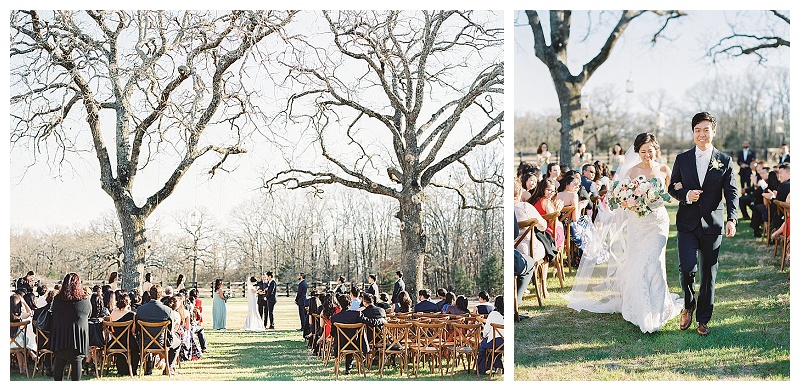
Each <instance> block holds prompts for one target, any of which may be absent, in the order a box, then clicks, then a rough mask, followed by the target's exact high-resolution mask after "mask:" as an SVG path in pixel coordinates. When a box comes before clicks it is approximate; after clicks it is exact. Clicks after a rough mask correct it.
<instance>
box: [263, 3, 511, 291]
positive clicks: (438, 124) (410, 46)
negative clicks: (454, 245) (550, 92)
mask: <svg viewBox="0 0 800 391" xmlns="http://www.w3.org/2000/svg"><path fill="white" fill-rule="evenodd" d="M322 16H323V17H324V21H323V24H325V25H324V28H325V30H327V31H325V32H324V34H320V35H318V36H315V37H312V38H311V39H305V40H303V41H299V40H297V41H295V42H296V45H297V46H296V49H297V50H296V51H295V52H293V53H291V54H290V55H289V56H287V59H286V60H285V63H286V65H287V66H288V67H289V68H290V71H289V76H288V77H287V81H291V82H292V83H293V84H292V86H291V87H292V88H293V93H292V95H291V97H290V99H289V101H288V105H287V108H286V110H285V112H284V114H285V115H286V118H288V120H289V121H292V122H299V123H302V124H305V125H306V126H307V128H308V129H310V130H311V131H312V132H313V133H314V134H313V135H312V136H313V138H314V141H313V142H314V145H315V147H314V148H316V153H317V154H318V155H320V156H322V158H323V159H324V163H323V165H322V166H321V165H319V164H317V165H313V166H312V165H310V164H307V163H306V164H305V165H303V164H302V163H299V164H298V163H296V162H290V164H292V165H291V166H290V168H289V169H286V170H283V171H280V172H278V173H277V174H275V175H274V176H272V177H269V178H265V184H264V186H265V188H267V189H270V190H271V189H273V188H275V187H276V186H278V187H280V186H285V187H287V188H290V189H299V188H313V189H315V190H316V191H319V190H320V186H321V185H327V184H339V185H343V186H346V187H349V188H352V189H357V190H360V191H363V192H364V193H369V194H376V195H381V196H385V197H390V198H393V199H395V200H397V202H398V203H399V211H398V213H397V215H396V216H397V218H398V219H399V220H400V230H401V234H400V236H401V245H402V268H403V269H404V273H405V274H406V276H407V277H408V278H407V279H406V283H407V287H408V288H409V289H412V290H413V289H415V288H416V287H418V286H421V285H422V270H423V264H424V261H423V257H424V255H423V254H424V250H425V240H426V239H425V232H424V231H423V228H422V221H421V220H422V214H421V211H422V204H421V202H420V193H421V192H423V191H424V190H425V188H426V187H428V186H430V185H432V184H434V183H435V180H434V176H436V174H437V173H439V172H440V171H442V170H443V169H444V168H445V167H448V166H450V165H451V164H453V163H455V162H457V161H458V160H459V159H461V158H463V157H464V156H465V155H467V154H468V153H470V151H472V150H473V149H474V148H476V147H478V146H481V145H486V144H489V143H492V142H493V141H495V140H497V139H498V138H500V137H501V136H502V135H503V129H502V121H503V108H502V94H503V69H504V68H503V66H504V64H503V61H502V43H503V37H502V34H503V28H502V20H501V18H497V17H496V16H494V15H486V14H485V13H477V12H461V11H438V12H428V11H422V12H416V13H405V12H394V11H390V12H367V11H363V12H362V11H342V12H324V13H323V14H322ZM325 39H329V40H328V41H326V42H322V41H323V40H325ZM308 108H310V109H308Z"/></svg>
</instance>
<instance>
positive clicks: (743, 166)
mask: <svg viewBox="0 0 800 391" xmlns="http://www.w3.org/2000/svg"><path fill="white" fill-rule="evenodd" d="M755 159H756V154H755V153H753V151H751V150H750V142H749V141H747V140H745V141H742V150H741V151H739V153H738V154H737V155H736V164H738V165H739V184H740V185H741V187H742V189H743V190H744V189H745V188H747V187H749V186H750V184H751V183H750V176H751V175H752V174H753V171H752V170H750V164H751V163H753V161H754V160H755Z"/></svg>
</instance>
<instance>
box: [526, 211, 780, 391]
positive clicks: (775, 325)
mask: <svg viewBox="0 0 800 391" xmlns="http://www.w3.org/2000/svg"><path fill="white" fill-rule="evenodd" d="M667 209H668V212H669V214H670V219H671V222H672V225H671V227H670V236H669V240H668V242H667V252H666V257H667V259H666V267H667V283H668V285H669V288H670V291H671V292H673V293H678V294H680V289H679V286H678V270H677V269H678V253H677V240H676V231H675V225H674V222H675V212H676V210H677V204H676V203H671V204H668V205H667ZM748 223H749V222H748V221H740V222H739V225H738V232H737V234H736V236H735V237H734V238H723V240H722V247H721V250H720V255H719V269H718V273H717V280H716V297H715V305H714V315H713V318H712V319H711V322H710V323H709V326H710V327H711V334H710V335H708V336H706V337H701V336H700V335H698V334H697V331H696V330H695V328H696V326H697V323H696V321H695V322H694V323H693V324H692V327H690V328H689V329H688V330H685V331H681V330H680V329H679V328H678V319H677V318H675V319H673V320H671V321H670V322H669V323H667V325H666V326H665V327H664V328H662V329H661V330H659V331H658V332H656V333H653V334H643V333H642V332H641V331H639V328H638V327H637V326H635V325H633V324H631V323H628V322H627V321H625V320H624V319H623V318H622V316H621V315H620V314H595V313H590V312H586V311H581V312H580V313H577V312H575V311H574V310H572V309H569V308H567V307H566V301H565V300H564V299H563V298H562V297H561V295H564V294H566V293H567V292H569V290H570V288H571V287H572V284H573V279H574V277H575V273H574V270H573V273H571V274H569V275H568V276H567V277H568V278H567V279H566V280H565V282H564V286H565V287H564V288H563V289H561V288H558V284H557V281H556V280H554V279H553V278H552V277H551V278H549V279H548V282H549V285H548V289H549V291H550V296H548V297H547V298H546V299H544V300H543V304H544V306H543V307H539V306H538V303H537V302H536V299H535V297H534V296H526V297H525V299H524V300H523V302H522V303H521V305H520V312H521V313H523V314H529V315H531V318H529V319H524V320H522V321H521V322H518V323H515V369H514V377H515V380H717V379H721V380H788V379H789V280H788V278H787V271H788V269H787V270H786V271H784V272H779V268H780V251H779V252H778V257H773V255H772V251H773V249H772V246H770V247H767V245H766V243H765V241H764V240H763V239H759V238H754V237H753V231H752V229H751V228H750V227H749V226H748ZM554 281H556V283H554Z"/></svg>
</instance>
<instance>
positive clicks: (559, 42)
mask: <svg viewBox="0 0 800 391" xmlns="http://www.w3.org/2000/svg"><path fill="white" fill-rule="evenodd" d="M648 13H652V14H655V15H656V16H657V17H658V18H659V23H658V24H657V25H656V27H657V28H658V30H657V31H656V32H655V33H654V34H653V37H652V42H653V43H654V44H655V42H656V40H657V39H658V37H659V36H660V35H661V33H662V32H663V31H664V30H665V29H666V27H667V25H668V24H669V22H670V21H672V20H673V19H676V18H680V17H682V16H684V15H686V14H685V13H684V12H682V11H622V13H621V14H620V16H619V19H618V20H617V22H616V25H615V26H614V27H613V28H612V30H611V32H610V33H609V34H608V37H607V38H606V40H605V43H604V44H603V47H602V48H600V50H599V52H598V53H597V54H596V55H595V56H594V57H593V58H592V59H591V60H589V61H588V62H586V63H585V64H583V66H582V67H581V69H580V71H579V72H578V73H577V74H576V75H573V74H572V72H570V70H569V67H568V65H567V48H568V46H569V40H570V32H571V27H572V11H550V44H547V42H546V40H545V34H544V30H543V28H542V23H541V20H540V18H539V13H538V12H537V11H531V10H528V11H525V14H526V16H527V18H528V25H529V26H530V28H531V30H532V31H533V42H534V51H535V54H536V57H537V58H538V59H539V60H541V61H542V62H543V63H544V64H545V65H546V66H547V68H548V69H549V70H550V76H551V78H552V79H553V84H554V85H555V88H556V94H557V95H558V103H559V106H560V109H561V118H560V120H561V150H560V156H561V159H562V162H563V161H568V160H564V159H565V157H569V156H572V153H573V152H574V151H575V149H576V148H577V144H578V142H581V141H583V136H584V134H583V126H584V121H585V120H586V115H587V113H586V111H585V110H584V109H582V106H581V91H582V90H583V86H585V85H586V83H587V82H588V81H589V78H590V77H592V75H593V74H594V73H595V71H597V69H598V68H599V67H600V66H601V65H603V63H604V62H605V61H606V60H607V59H608V58H609V56H610V55H611V51H612V50H613V49H614V45H615V44H616V43H617V41H618V40H619V38H620V37H621V36H622V33H623V32H625V29H626V28H627V27H628V25H630V23H631V22H632V21H633V20H634V19H637V18H639V17H640V16H642V15H644V14H648Z"/></svg>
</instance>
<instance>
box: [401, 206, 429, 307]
mask: <svg viewBox="0 0 800 391" xmlns="http://www.w3.org/2000/svg"><path fill="white" fill-rule="evenodd" d="M422 236H423V231H422V207H421V205H420V204H419V203H415V202H414V201H412V198H411V195H408V196H407V197H404V198H401V199H400V243H401V252H402V260H401V263H400V265H401V270H402V271H403V280H404V281H405V283H406V291H407V292H408V293H409V296H411V298H412V300H413V299H414V298H416V297H417V295H416V292H417V290H419V289H422V288H423V287H424V284H423V281H422V277H423V275H424V273H423V271H424V270H425V267H424V266H425V265H424V260H425V258H424V257H425V248H424V245H423V239H422Z"/></svg>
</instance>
